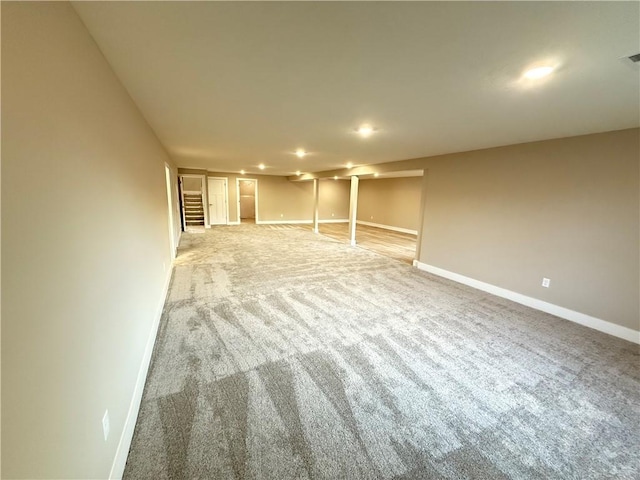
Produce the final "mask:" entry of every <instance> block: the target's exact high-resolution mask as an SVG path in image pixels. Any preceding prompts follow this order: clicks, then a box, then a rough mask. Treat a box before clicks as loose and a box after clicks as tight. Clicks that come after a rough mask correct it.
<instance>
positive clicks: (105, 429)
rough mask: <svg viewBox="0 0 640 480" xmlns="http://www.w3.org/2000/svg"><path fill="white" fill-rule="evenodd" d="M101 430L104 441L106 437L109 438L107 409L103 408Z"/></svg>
mask: <svg viewBox="0 0 640 480" xmlns="http://www.w3.org/2000/svg"><path fill="white" fill-rule="evenodd" d="M102 432H103V433H104V441H105V442H106V441H107V438H109V410H105V411H104V415H103V416H102Z"/></svg>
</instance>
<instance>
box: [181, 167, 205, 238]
mask: <svg viewBox="0 0 640 480" xmlns="http://www.w3.org/2000/svg"><path fill="white" fill-rule="evenodd" d="M183 178H199V179H200V192H201V193H202V206H203V207H204V206H205V205H209V195H208V194H207V190H208V189H209V187H208V185H207V176H206V175H196V174H194V173H181V174H180V180H181V181H180V197H181V198H180V201H181V204H182V228H183V229H185V230H186V228H187V227H186V224H185V221H184V188H182V179H183ZM203 210H204V226H205V227H206V228H211V225H209V208H204V209H203Z"/></svg>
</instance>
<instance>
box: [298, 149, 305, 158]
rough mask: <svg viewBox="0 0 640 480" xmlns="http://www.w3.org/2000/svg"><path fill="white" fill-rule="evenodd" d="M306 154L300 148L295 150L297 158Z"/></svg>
mask: <svg viewBox="0 0 640 480" xmlns="http://www.w3.org/2000/svg"><path fill="white" fill-rule="evenodd" d="M306 154H307V152H305V151H304V150H302V149H301V148H299V149H298V150H296V155H297V156H298V157H299V158H302V157H304V156H305V155H306Z"/></svg>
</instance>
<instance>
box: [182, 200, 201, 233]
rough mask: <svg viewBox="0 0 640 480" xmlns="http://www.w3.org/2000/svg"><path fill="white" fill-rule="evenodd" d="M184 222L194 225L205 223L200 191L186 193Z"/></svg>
mask: <svg viewBox="0 0 640 480" xmlns="http://www.w3.org/2000/svg"><path fill="white" fill-rule="evenodd" d="M184 223H185V224H186V225H187V226H188V227H189V226H192V225H204V206H203V205H202V195H201V194H200V193H196V194H194V193H185V194H184Z"/></svg>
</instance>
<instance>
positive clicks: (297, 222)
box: [256, 218, 349, 225]
mask: <svg viewBox="0 0 640 480" xmlns="http://www.w3.org/2000/svg"><path fill="white" fill-rule="evenodd" d="M312 223H313V220H260V221H258V222H256V225H286V224H291V225H311V224H312ZM318 223H349V219H347V218H337V219H333V218H332V219H330V220H318Z"/></svg>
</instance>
